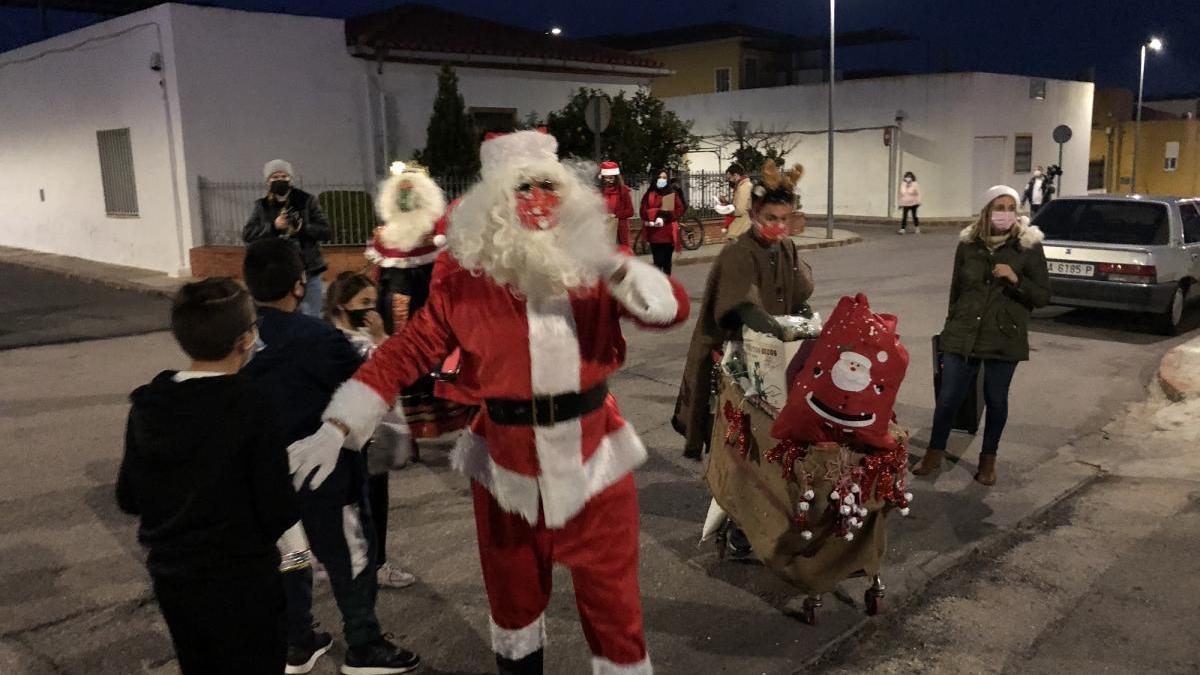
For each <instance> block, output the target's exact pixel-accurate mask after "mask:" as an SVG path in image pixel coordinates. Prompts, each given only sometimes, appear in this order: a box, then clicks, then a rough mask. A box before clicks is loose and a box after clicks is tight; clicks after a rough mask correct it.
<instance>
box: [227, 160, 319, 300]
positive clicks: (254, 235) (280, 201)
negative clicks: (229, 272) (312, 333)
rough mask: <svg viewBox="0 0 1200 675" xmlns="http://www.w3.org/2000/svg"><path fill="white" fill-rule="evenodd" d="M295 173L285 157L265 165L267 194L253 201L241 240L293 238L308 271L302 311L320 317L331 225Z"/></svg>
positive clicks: (249, 242)
mask: <svg viewBox="0 0 1200 675" xmlns="http://www.w3.org/2000/svg"><path fill="white" fill-rule="evenodd" d="M293 175H294V173H293V171H292V165H291V163H290V162H287V161H285V160H282V159H273V160H271V161H269V162H267V163H266V165H265V166H263V179H264V180H266V182H267V194H266V196H265V197H262V198H260V199H258V200H256V201H255V202H254V211H253V212H252V213H251V214H250V218H249V220H247V221H246V225H245V226H244V227H242V241H243V242H245V243H247V244H251V243H254V242H256V241H258V240H260V239H268V238H271V237H281V238H284V239H288V240H290V241H292V242H294V243H295V245H296V246H298V247H299V249H300V256H301V258H302V259H303V260H304V271H305V273H306V274H307V275H308V281H307V282H306V283H305V287H304V288H305V293H304V299H303V300H301V301H300V308H299V311H300V313H302V314H306V315H308V316H312V317H317V318H320V316H321V296H322V293H323V290H324V286H323V285H322V283H321V275H322V274H324V273H325V270H326V269H328V267H327V265H326V264H325V258H324V256H322V255H321V242H323V241H329V237H330V234H331V228H330V226H329V221H328V220H326V219H325V214H324V213H322V212H321V207H320V205H318V204H317V198H316V197H315V196H313V195H311V194H309V193H307V192H305V191H304V190H301V189H300V188H297V187H293V186H292V176H293Z"/></svg>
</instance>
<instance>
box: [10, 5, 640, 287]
mask: <svg viewBox="0 0 1200 675" xmlns="http://www.w3.org/2000/svg"><path fill="white" fill-rule="evenodd" d="M345 40H346V38H345V26H344V23H343V22H342V21H340V20H335V19H321V18H311V17H297V16H289V15H285V14H267V13H257V12H242V11H235V10H228V9H220V8H209V7H195V6H189V5H179V4H164V5H159V6H157V7H154V8H153V9H149V10H145V11H142V12H137V13H134V14H129V15H127V16H124V17H121V18H118V19H113V20H110V21H106V22H103V23H99V24H96V25H94V26H90V27H88V28H84V29H82V30H78V31H74V32H72V33H68V34H65V35H61V36H58V37H56V38H53V39H50V40H46V41H43V42H39V43H36V44H33V45H29V46H26V47H24V48H21V49H18V50H14V51H11V52H7V53H4V54H0V92H3V93H2V94H0V212H3V213H4V214H5V220H4V222H3V223H2V224H0V245H8V246H15V247H21V248H28V249H34V250H39V251H47V252H52V253H59V254H65V255H72V256H78V257H81V258H87V259H91V260H97V261H101V262H107V263H116V264H122V265H130V266H134V267H142V268H147V269H154V270H160V271H164V272H168V273H171V274H186V273H187V272H188V268H189V266H190V262H189V251H190V250H191V248H193V247H194V246H199V245H201V244H203V242H204V234H203V226H202V222H203V220H202V218H203V214H202V206H201V199H200V194H199V192H200V189H199V187H198V186H199V179H200V177H204V178H206V179H209V180H214V181H242V182H257V181H260V180H261V178H262V174H261V170H262V166H263V164H264V163H265V162H267V161H269V160H271V159H274V158H277V157H282V158H284V159H287V160H289V161H291V162H292V164H293V165H294V166H295V167H296V172H297V174H298V177H299V178H300V179H301V180H302V181H305V180H308V181H315V182H326V183H340V184H346V185H350V186H367V185H372V184H373V183H374V182H375V180H376V179H377V176H379V175H382V174H383V173H384V172H385V171H386V167H387V166H388V164H389V163H390V161H391V160H392V159H397V158H401V159H407V158H409V157H411V156H412V153H413V151H414V150H416V149H417V148H420V147H422V146H423V145H424V144H425V129H426V126H427V125H428V123H429V116H430V114H431V113H432V110H433V99H434V96H435V94H436V91H437V71H438V68H437V66H432V65H412V64H406V63H385V64H383V73H382V75H380V74H379V72H378V68H379V65H378V64H377V63H375V62H372V61H367V60H364V59H360V58H354V57H352V56H351V55H350V53H349V51H348V49H347V47H346V42H345ZM458 75H459V84H460V91H461V93H462V95H463V98H464V101H465V103H466V105H467V107H468V109H475V110H476V111H478V112H479V113H480V114H481V115H483V116H484V117H486V116H488V115H491V116H492V118H494V117H495V115H497V114H502V113H503V111H515V112H516V114H517V115H518V116H519V117H524V116H526V115H528V114H530V113H533V114H536V115H537V116H539V117H543V118H544V117H545V115H546V114H547V113H548V112H550V111H551V110H556V109H559V108H561V107H563V106H564V105H565V104H566V103H567V101H568V100H569V98H570V96H571V95H572V94H573V93H574V92H575V91H577V90H578V89H579V88H580V87H587V88H597V89H601V90H603V91H605V92H608V93H610V94H613V95H615V94H617V93H619V92H621V91H629V92H633V91H635V90H637V89H638V87H640V86H642V85H644V84H645V80H644V78H641V77H635V76H617V75H579V74H560V73H550V72H535V71H526V70H506V69H500V68H495V69H488V68H461V69H459V70H458ZM489 119H490V118H489ZM264 191H265V186H264ZM230 208H233V209H235V210H237V209H240V208H241V205H240V204H237V205H230ZM244 208H245V210H246V214H247V215H248V214H249V211H250V208H251V204H250V203H248V202H247V203H246V204H245V205H244Z"/></svg>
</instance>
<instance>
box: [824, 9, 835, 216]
mask: <svg viewBox="0 0 1200 675" xmlns="http://www.w3.org/2000/svg"><path fill="white" fill-rule="evenodd" d="M836 13H837V0H829V166H828V171H829V174H828V176H827V177H826V183H827V185H826V187H827V194H826V195H825V200H826V201H825V203H826V205H827V206H826V207H825V211H826V213H825V238H826V239H833V80H834V77H835V76H836V72H837V71H836V69H835V68H834V58H833V49H834V17H835V15H836Z"/></svg>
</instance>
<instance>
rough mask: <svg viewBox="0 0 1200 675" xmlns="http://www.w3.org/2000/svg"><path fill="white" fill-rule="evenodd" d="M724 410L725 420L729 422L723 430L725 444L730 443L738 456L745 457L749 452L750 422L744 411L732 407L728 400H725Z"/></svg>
mask: <svg viewBox="0 0 1200 675" xmlns="http://www.w3.org/2000/svg"><path fill="white" fill-rule="evenodd" d="M724 412H725V421H726V422H728V423H729V428H728V429H726V431H725V445H732V446H733V449H734V450H737V453H738V456H740V457H741V458H742V459H745V458H746V455H748V454H749V453H750V424H749V423H748V422H749V420H747V418H746V412H745V411H744V410H738V409H737V408H734V407H733V404H732V403H730V402H729V401H726V402H725V411H724Z"/></svg>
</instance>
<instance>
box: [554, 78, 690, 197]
mask: <svg viewBox="0 0 1200 675" xmlns="http://www.w3.org/2000/svg"><path fill="white" fill-rule="evenodd" d="M592 96H602V97H604V98H607V99H608V100H609V102H610V103H611V104H612V121H611V122H610V123H609V126H608V128H607V129H606V130H605V131H604V133H603V134H601V136H600V154H601V158H602V159H611V160H614V161H616V162H617V163H619V164H620V165H621V170H622V172H623V173H625V174H626V175H629V176H639V175H646V174H648V173H649V172H650V171H652V170H654V169H657V168H661V167H670V168H673V169H679V168H682V167H683V165H684V159H683V157H684V155H685V154H686V153H687V152H688V150H690V149H692V148H693V147H695V145H696V143H697V140H698V139H697V138H696V137H695V136H694V135H692V123H691V122H690V121H684V120H681V119H679V117H678V116H677V115H676V114H675V113H673V112H671V111H669V110H667V109H666V107H665V106H664V105H663V102H662V100H660V99H658V98H655V97H654V96H651V95H650V94H649V93H647V92H646V91H644V90H639V91H637V92H636V93H635V94H633V95H632V96H628V95H627V94H626V92H621V93H620V94H618V95H617V96H616V97H612V96H609V95H608V94H605V93H604V92H602V91H599V90H596V89H586V88H581V89H580V90H579V91H577V92H575V94H573V95H572V96H571V99H570V100H569V101H568V102H567V105H566V106H565V107H563V108H562V109H561V110H556V111H554V112H552V113H550V114H549V115H548V116H547V118H546V126H547V127H548V129H549V131H550V133H551V134H553V135H554V137H555V138H557V139H558V149H559V154H560V155H562V156H563V157H580V158H586V159H592V158H593V155H594V152H595V136H594V135H593V134H592V131H591V129H588V127H587V121H586V119H585V117H584V113H585V111H586V109H587V102H588V99H589V98H591V97H592Z"/></svg>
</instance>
